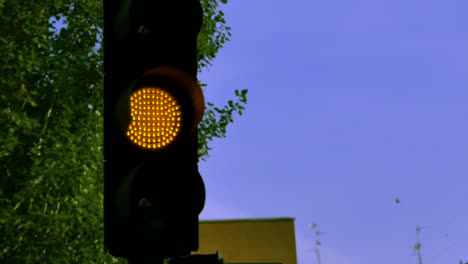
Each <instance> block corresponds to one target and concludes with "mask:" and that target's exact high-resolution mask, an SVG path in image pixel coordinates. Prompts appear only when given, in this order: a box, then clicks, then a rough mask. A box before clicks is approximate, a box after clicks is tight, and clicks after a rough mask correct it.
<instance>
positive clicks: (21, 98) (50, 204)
mask: <svg viewBox="0 0 468 264" xmlns="http://www.w3.org/2000/svg"><path fill="white" fill-rule="evenodd" d="M201 2H202V5H203V7H204V10H205V14H204V15H205V17H204V27H203V29H202V32H201V34H200V37H199V49H200V52H199V66H200V70H201V69H204V68H206V67H209V66H210V62H211V61H212V60H213V58H214V57H215V55H216V53H217V52H218V51H219V49H220V48H221V47H222V46H223V44H224V43H225V42H226V41H228V40H229V37H230V33H229V30H230V29H229V27H228V26H226V22H225V20H224V14H223V13H222V11H221V10H220V7H219V4H220V3H221V4H225V3H226V1H225V0H222V1H221V2H218V1H217V0H202V1H201ZM102 6H103V5H102V1H96V0H92V1H91V0H80V1H72V0H55V1H50V0H35V1H18V0H11V1H5V0H0V32H2V34H1V35H0V55H1V56H0V87H1V91H2V93H1V94H0V126H1V127H2V128H3V129H1V130H0V204H1V205H0V234H2V235H1V236H0V263H118V262H119V261H121V260H118V259H115V258H113V257H111V256H109V255H106V254H104V253H103V241H102V238H103V219H102V217H103V210H102V204H103V192H102V191H103V156H102V155H103V151H102V146H103V134H102V131H103V117H102V114H101V113H102V112H103V111H102V108H103V82H102V79H103V78H102V77H103V67H102V56H103V54H102V48H101V47H100V45H99V41H100V40H101V39H102V25H103V16H102V14H103V9H102ZM57 21H63V23H64V25H65V27H63V28H61V29H60V30H58V25H59V22H57ZM97 44H98V45H97ZM246 92H247V91H246V90H243V91H235V95H236V97H237V99H236V101H235V102H234V101H229V102H228V103H227V104H226V106H224V107H216V106H214V105H213V104H211V103H208V105H207V110H206V114H205V119H204V120H203V122H202V124H201V125H200V151H199V153H200V156H202V157H206V156H207V155H208V152H209V149H210V148H209V146H208V142H209V141H210V140H211V139H212V138H214V137H224V136H225V133H226V127H227V125H228V124H229V123H231V122H232V121H233V115H234V114H235V113H238V114H242V110H243V109H244V106H245V103H246Z"/></svg>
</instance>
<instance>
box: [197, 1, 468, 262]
mask: <svg viewBox="0 0 468 264" xmlns="http://www.w3.org/2000/svg"><path fill="white" fill-rule="evenodd" d="M223 10H224V13H225V15H226V19H227V22H228V24H229V25H230V26H231V27H232V33H233V36H232V40H231V41H230V42H229V43H227V44H226V46H225V47H224V48H223V49H222V50H221V51H220V53H219V55H218V57H217V58H216V59H215V61H214V63H213V67H211V68H210V70H209V71H206V72H203V73H202V74H201V75H200V76H199V78H200V79H201V80H202V81H203V82H205V83H207V84H208V88H207V89H206V93H205V95H206V98H207V100H208V101H213V102H215V103H218V104H223V103H225V102H226V101H227V100H228V99H231V98H233V97H234V92H233V90H234V89H243V88H247V89H249V93H248V105H247V109H246V111H245V113H244V115H243V116H241V117H237V118H235V123H234V124H233V125H231V126H230V127H229V128H228V137H227V138H226V139H220V140H215V141H214V142H213V143H212V144H211V146H212V147H213V151H212V152H211V157H210V158H209V159H208V160H207V161H206V162H201V164H200V171H201V173H202V175H203V178H204V181H205V184H206V188H207V201H206V205H205V209H204V211H203V212H202V214H201V216H200V218H201V219H223V218H251V217H253V218H260V217H282V216H288V217H294V218H295V219H296V220H295V228H296V241H297V255H298V262H299V264H314V263H316V260H315V255H314V253H313V248H314V246H313V232H312V230H311V229H310V228H309V227H308V225H309V224H310V223H312V222H316V223H317V224H318V228H319V229H320V230H321V231H323V232H324V234H323V235H322V236H321V237H320V241H321V242H322V246H321V248H320V250H321V255H322V264H367V263H369V264H374V263H379V264H417V263H418V259H417V257H416V256H415V254H414V253H415V252H414V251H413V250H412V247H413V245H414V244H415V243H416V226H417V225H420V226H422V227H423V230H422V232H421V235H420V238H421V243H422V257H423V263H424V264H436V263H437V264H458V263H459V261H460V259H463V260H464V261H468V103H467V102H468V15H467V14H468V2H467V1H466V0H444V1H435V0H392V1H390V0H388V1H383V0H354V1H349V0H328V1H311V0H288V1H275V0H251V1H246V0H244V1H241V0H237V1H234V0H231V1H230V3H228V4H227V5H226V6H224V7H223ZM397 198H398V199H399V200H400V203H397V202H396V199H397Z"/></svg>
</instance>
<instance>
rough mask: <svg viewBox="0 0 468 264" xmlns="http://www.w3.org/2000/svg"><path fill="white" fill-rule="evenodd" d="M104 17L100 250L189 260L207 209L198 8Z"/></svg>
mask: <svg viewBox="0 0 468 264" xmlns="http://www.w3.org/2000/svg"><path fill="white" fill-rule="evenodd" d="M104 9H105V13H104V72H105V78H104V87H105V88H104V160H105V166H104V172H105V173H104V244H105V248H106V250H107V251H108V252H109V253H110V254H112V255H114V256H118V257H124V258H128V259H132V258H141V257H142V256H144V257H148V258H149V257H151V258H172V257H178V256H184V255H188V254H190V251H196V250H197V249H198V215H199V214H200V212H201V211H202V209H203V206H204V201H205V189H204V184H203V180H202V178H201V176H200V174H199V172H198V138H197V125H198V123H199V122H200V121H201V118H202V115H203V111H204V100H203V94H202V92H201V90H200V87H199V85H198V83H197V81H196V75H197V35H198V33H199V31H200V28H201V23H202V19H203V13H202V8H201V5H200V2H199V0H124V1H115V0H105V1H104ZM140 119H141V120H140ZM160 119H161V120H160ZM132 126H133V127H132Z"/></svg>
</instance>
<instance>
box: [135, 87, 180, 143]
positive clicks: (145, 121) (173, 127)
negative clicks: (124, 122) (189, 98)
mask: <svg viewBox="0 0 468 264" xmlns="http://www.w3.org/2000/svg"><path fill="white" fill-rule="evenodd" d="M155 106H156V107H155ZM130 116H131V118H132V120H131V121H130V124H129V126H128V129H127V137H128V138H129V139H130V140H131V141H132V142H134V143H135V144H137V145H138V146H140V147H142V148H145V149H151V150H157V149H161V148H164V147H166V146H167V145H168V144H170V143H171V142H172V141H174V139H175V137H176V136H177V134H178V133H179V131H180V126H181V123H182V112H181V111H180V106H179V104H178V102H177V101H176V100H175V98H173V97H172V96H171V95H170V94H169V93H167V92H166V91H164V90H162V89H159V88H143V89H140V90H138V91H137V92H134V93H133V94H132V95H131V96H130ZM135 120H138V122H135ZM155 120H157V121H160V122H154V121H155ZM153 131H157V133H152V132H153ZM148 143H151V144H148Z"/></svg>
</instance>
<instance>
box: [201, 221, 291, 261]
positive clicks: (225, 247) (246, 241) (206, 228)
mask: <svg viewBox="0 0 468 264" xmlns="http://www.w3.org/2000/svg"><path fill="white" fill-rule="evenodd" d="M199 227H200V228H199V230H200V233H199V237H200V240H199V241H200V243H199V250H198V251H197V252H196V254H213V253H216V251H217V250H219V251H220V253H221V256H222V257H223V259H224V263H225V264H297V257H296V238H295V233H294V218H263V219H225V220H205V221H200V224H199Z"/></svg>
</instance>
